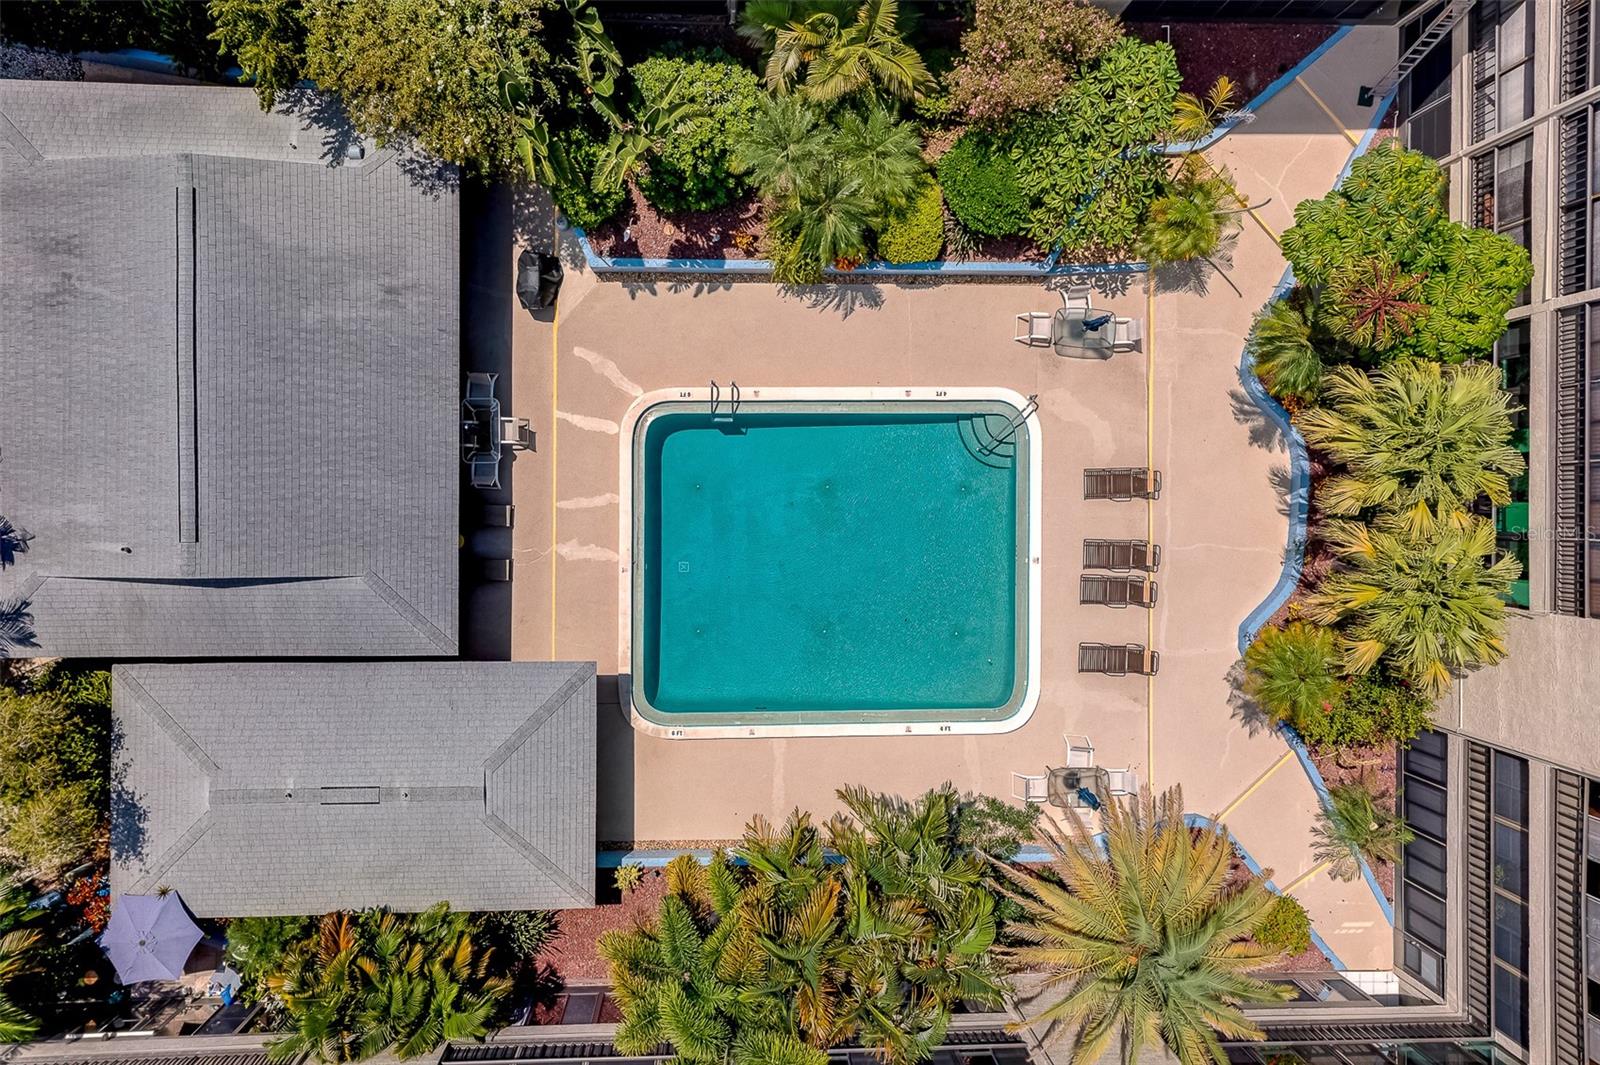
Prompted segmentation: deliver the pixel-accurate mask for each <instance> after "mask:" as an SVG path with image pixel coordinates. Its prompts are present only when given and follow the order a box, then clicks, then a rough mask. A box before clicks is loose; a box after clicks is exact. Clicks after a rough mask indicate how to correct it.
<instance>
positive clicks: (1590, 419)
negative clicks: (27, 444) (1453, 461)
mask: <svg viewBox="0 0 1600 1065" xmlns="http://www.w3.org/2000/svg"><path fill="white" fill-rule="evenodd" d="M1596 307H1600V304H1589V305H1588V306H1586V307H1564V308H1562V309H1561V310H1559V311H1557V312H1556V340H1555V363H1556V367H1555V388H1556V402H1555V408H1556V409H1555V426H1554V432H1553V435H1554V437H1555V441H1554V443H1555V446H1554V447H1553V448H1552V449H1551V450H1552V451H1553V453H1554V454H1553V456H1552V457H1553V458H1554V460H1555V499H1554V506H1553V508H1552V510H1553V512H1554V519H1555V520H1554V529H1553V533H1554V542H1553V547H1554V552H1553V561H1554V564H1555V602H1554V606H1555V610H1556V612H1557V613H1559V614H1567V615H1570V616H1573V617H1580V618H1581V617H1595V616H1600V529H1596V527H1595V526H1596V525H1597V524H1600V505H1596V504H1595V503H1593V502H1592V501H1591V497H1592V494H1593V493H1592V492H1591V490H1590V487H1589V486H1590V485H1593V484H1595V480H1594V479H1595V477H1596V476H1600V454H1597V453H1600V431H1597V429H1596V416H1597V412H1596V411H1595V403H1596V402H1600V387H1597V383H1596V380H1595V378H1596V376H1600V337H1595V336H1594V327H1595V326H1597V325H1600V322H1592V321H1591V319H1592V318H1594V316H1595V314H1596V310H1595V308H1596Z"/></svg>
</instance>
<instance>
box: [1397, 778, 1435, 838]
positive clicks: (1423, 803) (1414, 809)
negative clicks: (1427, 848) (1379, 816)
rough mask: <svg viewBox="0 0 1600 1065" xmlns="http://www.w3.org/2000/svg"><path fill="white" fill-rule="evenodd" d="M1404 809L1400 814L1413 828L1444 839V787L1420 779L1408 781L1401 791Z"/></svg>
mask: <svg viewBox="0 0 1600 1065" xmlns="http://www.w3.org/2000/svg"><path fill="white" fill-rule="evenodd" d="M1401 801H1402V802H1403V803H1404V804H1405V810H1404V812H1403V814H1402V816H1403V817H1404V818H1405V819H1406V823H1407V824H1409V825H1410V826H1411V827H1412V828H1413V829H1415V830H1416V831H1418V832H1421V833H1423V834H1425V835H1429V836H1432V837H1433V838H1434V839H1444V833H1445V795H1444V789H1443V788H1440V787H1435V786H1434V785H1432V784H1427V783H1424V782H1423V781H1420V780H1414V781H1410V782H1408V783H1407V784H1406V786H1405V791H1404V792H1403V793H1402V800H1401Z"/></svg>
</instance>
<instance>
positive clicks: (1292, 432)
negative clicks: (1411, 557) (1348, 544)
mask: <svg viewBox="0 0 1600 1065" xmlns="http://www.w3.org/2000/svg"><path fill="white" fill-rule="evenodd" d="M1336 36H1337V35H1336ZM1333 39H1334V38H1330V39H1329V41H1328V42H1325V43H1331V42H1332V40H1333ZM1313 54H1316V53H1313ZM1287 77H1288V75H1285V78H1287ZM1279 80H1280V81H1282V80H1283V79H1281V78H1280V79H1279ZM1276 85H1277V82H1274V83H1273V86H1276ZM1273 86H1268V88H1269V89H1273ZM1280 87H1281V86H1280ZM1273 91H1276V90H1275V89H1274V90H1273ZM1394 99H1395V92H1393V91H1391V92H1390V93H1389V95H1387V96H1385V97H1384V98H1383V99H1382V100H1380V101H1379V102H1378V104H1377V106H1375V107H1374V108H1373V109H1372V118H1371V119H1370V120H1369V121H1368V123H1367V129H1366V132H1365V133H1363V134H1362V136H1361V140H1360V141H1358V142H1357V143H1356V146H1355V148H1354V149H1353V150H1352V151H1351V153H1350V157H1349V158H1348V159H1346V160H1345V164H1344V167H1343V168H1342V169H1341V170H1340V171H1339V175H1338V177H1336V178H1334V181H1333V187H1334V188H1338V187H1339V185H1341V184H1342V183H1343V182H1344V179H1345V178H1347V177H1349V176H1350V168H1351V167H1352V166H1354V165H1355V161H1356V160H1357V159H1359V158H1360V157H1361V156H1362V155H1364V154H1366V151H1367V149H1368V148H1370V147H1372V141H1373V138H1374V137H1376V136H1377V133H1378V127H1379V126H1380V125H1381V124H1382V122H1383V119H1384V116H1385V115H1387V114H1388V112H1389V107H1390V105H1392V104H1393V103H1394ZM1330 191H1331V190H1330ZM1293 287H1294V267H1292V266H1291V267H1289V268H1287V269H1285V270H1284V272H1283V279H1282V280H1281V281H1279V282H1278V286H1277V288H1275V289H1274V290H1273V292H1272V296H1271V297H1270V298H1269V299H1268V301H1267V302H1268V303H1271V302H1273V301H1275V300H1278V299H1281V298H1282V297H1284V296H1285V295H1287V294H1288V292H1289V290H1290V289H1291V288H1293ZM1239 383H1240V385H1241V386H1242V387H1243V388H1244V390H1245V393H1246V394H1247V395H1248V396H1249V397H1250V399H1251V401H1252V402H1254V403H1255V405H1256V406H1257V407H1258V408H1259V409H1260V410H1261V413H1262V414H1263V415H1265V416H1266V417H1267V418H1268V419H1269V420H1270V421H1271V422H1272V423H1273V424H1274V425H1275V426H1277V428H1278V431H1279V432H1281V433H1282V434H1283V438H1284V441H1285V444H1286V446H1287V448H1288V451H1289V536H1288V543H1287V544H1286V545H1285V547H1284V559H1283V570H1282V572H1281V573H1279V575H1278V583H1277V584H1275V585H1273V587H1272V591H1270V592H1268V593H1267V597H1266V598H1265V599H1263V600H1262V601H1261V603H1260V604H1259V605H1257V606H1256V608H1255V609H1254V610H1252V611H1250V613H1249V614H1248V615H1246V616H1245V619H1244V620H1243V621H1241V622H1240V623H1239V644H1238V646H1239V654H1240V655H1243V654H1244V652H1245V649H1246V648H1247V647H1249V646H1250V644H1251V643H1253V642H1254V641H1255V638H1256V634H1257V633H1258V632H1259V631H1260V630H1261V627H1262V626H1263V625H1265V624H1266V622H1267V619H1268V618H1270V617H1271V616H1272V615H1273V614H1276V613H1277V612H1278V610H1279V608H1280V607H1282V606H1283V604H1284V603H1287V602H1288V601H1289V597H1290V596H1291V595H1293V594H1294V590H1295V588H1297V587H1298V586H1299V584H1300V574H1301V571H1302V570H1303V568H1304V566H1305V549H1306V528H1307V523H1308V519H1309V515H1310V510H1311V457H1310V455H1309V454H1308V453H1307V451H1306V442H1305V438H1304V437H1302V436H1301V435H1300V431H1299V430H1298V429H1296V428H1295V427H1294V425H1293V423H1292V422H1290V420H1289V414H1288V412H1287V411H1285V410H1284V409H1283V406H1282V405H1281V404H1280V403H1279V402H1278V401H1277V400H1275V399H1273V398H1272V396H1271V395H1270V394H1269V393H1268V392H1267V388H1266V385H1265V384H1263V383H1262V381H1261V378H1259V377H1257V376H1256V372H1255V360H1254V359H1253V358H1252V357H1251V355H1250V348H1249V345H1248V344H1246V346H1245V348H1244V351H1243V352H1242V353H1241V354H1240V356H1239ZM1277 732H1278V735H1279V736H1280V737H1281V738H1282V739H1283V742H1284V743H1286V744H1288V745H1289V749H1290V750H1292V751H1293V752H1294V755H1295V758H1296V759H1298V760H1299V762H1300V768H1301V769H1303V770H1304V771H1305V774H1306V777H1307V779H1309V780H1310V781H1311V786H1312V787H1313V788H1314V789H1316V792H1317V801H1318V802H1320V803H1321V804H1322V808H1323V809H1324V810H1327V809H1330V808H1331V807H1332V805H1333V798H1332V796H1331V795H1330V794H1329V793H1328V785H1327V782H1326V781H1324V780H1323V779H1322V773H1321V771H1319V770H1318V769H1317V767H1316V764H1315V763H1314V762H1312V760H1311V754H1310V752H1309V751H1308V750H1307V749H1306V745H1305V741H1304V740H1302V739H1301V738H1300V735H1299V733H1297V732H1295V730H1294V729H1293V728H1290V727H1289V726H1288V725H1286V724H1282V723H1280V724H1279V725H1278V726H1277ZM1361 876H1362V879H1363V880H1365V881H1366V884H1367V887H1368V888H1369V889H1370V890H1371V891H1372V897H1373V898H1375V899H1377V900H1378V906H1379V908H1380V909H1381V910H1382V911H1383V916H1384V919H1385V920H1387V921H1388V922H1389V925H1390V927H1393V926H1394V905H1393V903H1391V902H1390V901H1389V899H1388V896H1386V895H1384V893H1383V889H1382V888H1381V887H1379V886H1378V879H1377V877H1375V876H1374V875H1373V873H1372V867H1371V866H1370V865H1368V864H1367V859H1366V857H1365V856H1362V858H1361ZM1313 934H1315V933H1313ZM1318 942H1319V943H1320V942H1321V941H1320V940H1319V941H1318ZM1331 956H1332V955H1330V957H1331ZM1343 967H1344V966H1342V965H1340V966H1339V968H1341V969H1342V968H1343Z"/></svg>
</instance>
